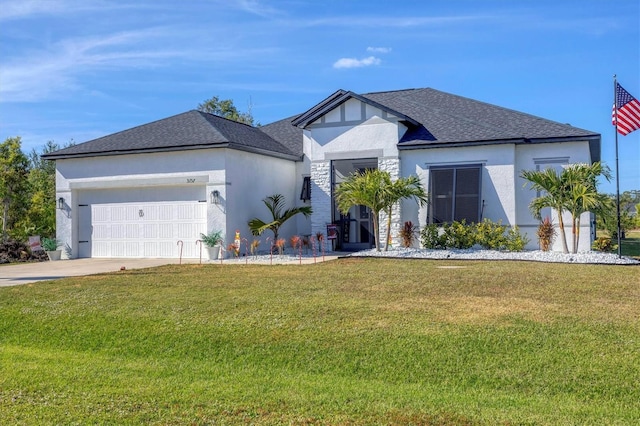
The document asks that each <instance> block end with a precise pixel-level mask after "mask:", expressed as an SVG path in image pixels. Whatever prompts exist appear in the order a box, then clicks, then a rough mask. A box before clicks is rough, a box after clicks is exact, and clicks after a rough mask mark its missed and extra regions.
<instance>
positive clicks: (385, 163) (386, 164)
mask: <svg viewBox="0 0 640 426" xmlns="http://www.w3.org/2000/svg"><path fill="white" fill-rule="evenodd" d="M378 169H380V170H382V171H385V172H389V174H390V175H391V180H392V181H395V180H396V179H398V178H399V177H400V159H399V158H398V157H382V158H379V159H378ZM401 213H402V212H401V210H400V203H398V204H396V205H395V206H394V207H393V210H392V211H391V240H390V247H400V242H401V239H400V229H401V228H402V216H401ZM387 238H388V236H387V214H386V213H385V212H381V213H380V243H381V245H380V248H382V249H384V245H385V243H386V241H387Z"/></svg>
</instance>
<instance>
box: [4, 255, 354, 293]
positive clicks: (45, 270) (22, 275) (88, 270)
mask: <svg viewBox="0 0 640 426" xmlns="http://www.w3.org/2000/svg"><path fill="white" fill-rule="evenodd" d="M341 255H343V253H338V252H333V253H331V254H330V255H326V256H324V261H328V260H334V259H337V258H338V257H340V256H341ZM322 261H323V257H317V258H316V259H314V258H310V257H303V258H302V261H301V262H299V260H298V259H297V258H295V257H286V258H284V259H278V258H277V257H276V256H274V259H270V258H269V256H260V259H253V258H252V260H251V261H250V262H249V263H258V264H266V265H268V264H271V263H273V264H291V265H297V264H299V263H302V264H303V265H309V264H312V263H316V262H322ZM179 262H180V261H179V259H96V258H93V259H69V260H59V261H55V262H37V263H17V264H12V265H0V287H9V286H14V285H20V284H27V283H33V282H36V281H45V280H56V279H59V278H64V277H78V276H82V275H92V274H102V273H105V272H116V271H119V270H120V268H122V267H123V266H124V267H125V268H126V269H127V270H129V269H142V268H152V267H154V266H161V265H169V264H177V263H179ZM198 262H200V260H199V259H182V263H183V264H184V263H198ZM211 262H212V261H206V260H203V261H202V263H211ZM215 262H216V263H217V262H218V261H217V260H216V261H215ZM224 264H225V265H244V264H245V258H240V259H235V260H232V259H226V260H224Z"/></svg>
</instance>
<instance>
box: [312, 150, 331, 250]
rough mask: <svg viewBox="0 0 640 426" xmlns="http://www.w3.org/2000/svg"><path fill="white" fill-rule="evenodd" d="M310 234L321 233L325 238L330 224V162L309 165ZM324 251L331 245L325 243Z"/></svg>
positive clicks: (315, 162) (329, 248) (316, 162)
mask: <svg viewBox="0 0 640 426" xmlns="http://www.w3.org/2000/svg"><path fill="white" fill-rule="evenodd" d="M311 207H312V208H313V213H311V234H312V235H313V236H314V237H315V235H316V233H318V232H322V233H323V234H324V236H325V239H326V237H327V223H331V161H314V162H312V163H311ZM325 243H326V245H325V250H326V251H331V244H329V242H328V241H325Z"/></svg>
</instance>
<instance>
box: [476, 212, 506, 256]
mask: <svg viewBox="0 0 640 426" xmlns="http://www.w3.org/2000/svg"><path fill="white" fill-rule="evenodd" d="M506 229H507V227H506V226H505V225H503V224H502V221H498V222H492V221H490V220H489V219H484V220H483V221H482V222H480V223H478V224H476V242H477V243H478V244H480V245H481V246H482V247H483V248H485V249H490V250H504V249H505V248H506V247H507V238H506V237H505V231H506Z"/></svg>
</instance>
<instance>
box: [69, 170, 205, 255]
mask: <svg viewBox="0 0 640 426" xmlns="http://www.w3.org/2000/svg"><path fill="white" fill-rule="evenodd" d="M203 179H204V178H192V179H191V180H193V181H194V183H192V184H190V185H152V184H151V183H152V182H153V181H147V182H146V185H141V184H140V181H135V180H131V181H129V182H134V183H137V184H136V185H132V186H130V187H118V188H95V186H99V185H104V184H105V183H96V182H92V183H80V182H75V183H74V184H73V185H72V187H75V188H76V191H75V194H76V197H75V198H76V199H77V200H78V205H77V209H75V212H76V214H77V220H76V221H75V223H76V224H77V228H76V229H75V230H74V232H73V234H74V235H75V236H76V239H77V248H78V257H105V258H119V257H127V258H131V257H153V258H177V257H178V256H179V255H180V246H179V245H178V244H179V243H178V242H179V241H182V256H183V257H185V258H197V257H199V256H200V247H199V246H196V241H197V240H198V239H199V238H200V234H201V233H204V234H206V233H207V202H206V199H205V191H206V186H205V185H204V184H203V182H198V181H201V180H203ZM110 185H115V184H114V183H110ZM86 186H94V188H91V189H89V188H86ZM79 188H82V189H79Z"/></svg>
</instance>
